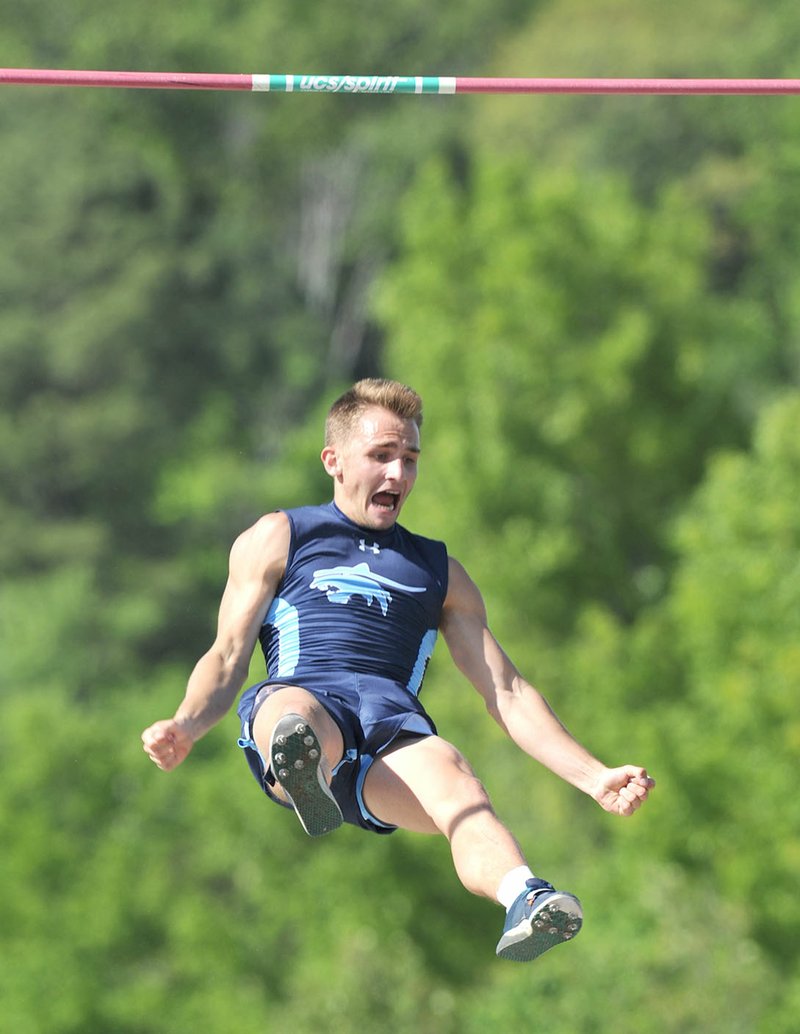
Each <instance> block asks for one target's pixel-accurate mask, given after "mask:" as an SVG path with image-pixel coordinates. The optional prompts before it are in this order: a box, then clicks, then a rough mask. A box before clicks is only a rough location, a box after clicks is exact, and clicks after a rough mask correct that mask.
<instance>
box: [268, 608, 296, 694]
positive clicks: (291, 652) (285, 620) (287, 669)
mask: <svg viewBox="0 0 800 1034" xmlns="http://www.w3.org/2000/svg"><path fill="white" fill-rule="evenodd" d="M264 624H265V625H272V627H273V628H274V629H275V631H276V632H277V633H278V670H277V671H271V672H270V673H269V674H270V678H273V679H285V678H288V677H289V676H290V675H294V672H295V669H296V668H297V662H298V661H299V660H300V617H299V615H298V613H297V607H293V606H292V605H291V603H287V602H286V600H284V599H281V597H280V596H276V598H275V599H274V600H273V601H272V604H271V605H270V608H269V610H268V611H267V616H266V617H265V618H264Z"/></svg>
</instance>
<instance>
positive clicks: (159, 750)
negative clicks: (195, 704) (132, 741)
mask: <svg viewBox="0 0 800 1034" xmlns="http://www.w3.org/2000/svg"><path fill="white" fill-rule="evenodd" d="M142 745H143V747H144V750H145V753H146V754H147V755H148V757H149V758H150V760H151V761H152V762H153V763H154V764H156V765H158V767H159V768H160V769H162V770H163V771H164V772H169V771H171V770H172V769H173V768H175V767H176V766H177V765H179V764H180V763H181V761H184V760H185V758H186V755H187V754H188V753H189V751H190V750H191V749H192V747H193V746H194V740H193V739H192V737H191V736H190V735H189V733H188V732H187V731H186V729H185V728H184V727H183V726H182V725H179V724H178V722H176V721H175V719H174V718H167V719H166V720H165V721H162V722H156V723H155V724H154V725H151V726H150V727H149V728H147V729H145V730H144V732H143V733H142Z"/></svg>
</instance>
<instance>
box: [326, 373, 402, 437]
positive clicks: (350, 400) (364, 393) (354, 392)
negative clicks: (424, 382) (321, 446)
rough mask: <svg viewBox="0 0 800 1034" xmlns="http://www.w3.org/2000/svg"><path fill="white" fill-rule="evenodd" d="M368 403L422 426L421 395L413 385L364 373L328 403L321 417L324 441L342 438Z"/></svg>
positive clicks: (352, 426)
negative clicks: (323, 415)
mask: <svg viewBox="0 0 800 1034" xmlns="http://www.w3.org/2000/svg"><path fill="white" fill-rule="evenodd" d="M370 406H380V407H381V408H382V409H388V410H389V412H390V413H394V414H395V415H396V416H399V417H400V418H401V419H403V420H413V421H414V423H415V424H416V425H417V427H422V399H421V398H420V397H419V395H418V394H417V393H416V391H414V389H413V388H409V387H408V385H406V384H400V383H399V382H398V381H389V380H381V379H379V378H376V377H368V378H366V379H365V380H362V381H358V382H357V383H356V384H354V385H353V387H352V388H350V390H349V391H346V392H345V393H344V395H342V396H340V397H339V398H338V399H337V400H336V401H335V402H334V403H333V405H332V406H331V408H330V410H329V411H328V418H327V420H326V421H325V444H326V445H332V444H333V443H334V442H340V441H342V440H343V439H344V438H346V437H347V435H348V434H350V433H351V432H352V430H353V428H354V427H355V425H356V423H357V422H358V420H359V419H360V418H361V414H362V413H363V412H364V410H365V409H368V408H369V407H370Z"/></svg>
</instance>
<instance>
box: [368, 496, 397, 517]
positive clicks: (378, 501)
mask: <svg viewBox="0 0 800 1034" xmlns="http://www.w3.org/2000/svg"><path fill="white" fill-rule="evenodd" d="M399 502H400V493H399V492H376V493H375V495H374V496H373V497H372V503H373V505H374V506H377V507H378V509H379V510H386V512H387V513H394V512H395V511H396V510H397V507H398V504H399Z"/></svg>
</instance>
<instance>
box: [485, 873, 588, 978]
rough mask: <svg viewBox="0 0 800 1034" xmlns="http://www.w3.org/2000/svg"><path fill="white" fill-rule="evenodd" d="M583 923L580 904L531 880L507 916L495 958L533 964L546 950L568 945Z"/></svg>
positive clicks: (573, 898)
mask: <svg viewBox="0 0 800 1034" xmlns="http://www.w3.org/2000/svg"><path fill="white" fill-rule="evenodd" d="M582 923H583V911H582V910H581V903H580V901H578V899H577V898H576V897H575V896H574V895H572V894H567V893H566V892H564V891H561V890H556V889H555V888H554V887H553V886H552V884H550V883H547V882H545V880H539V879H535V878H534V879H531V880H528V881H527V887H526V889H525V890H523V892H522V893H521V894H520V896H519V897H518V898H517V900H516V901H515V902H514V904H513V905H512V906H511V908H510V909H509V910H508V915H507V916H506V923H505V926H504V927H503V936H502V937H501V938H500V940H499V941H498V943H497V954H498V955H499V956H500V957H501V958H503V959H512V960H513V961H514V962H532V961H533V959H537V958H538V957H539V956H540V955H542V954H544V952H546V951H547V950H548V949H549V948H554V947H555V946H556V945H557V944H561V942H562V941H570V940H572V938H573V937H574V936H575V935H576V934H577V932H578V931H579V930H580V928H581V925H582Z"/></svg>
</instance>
